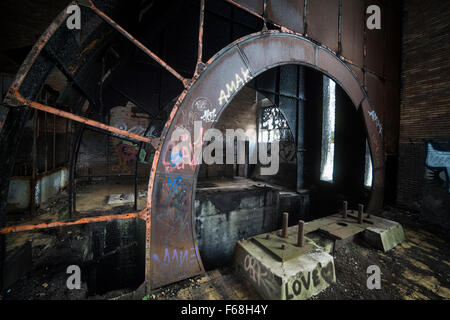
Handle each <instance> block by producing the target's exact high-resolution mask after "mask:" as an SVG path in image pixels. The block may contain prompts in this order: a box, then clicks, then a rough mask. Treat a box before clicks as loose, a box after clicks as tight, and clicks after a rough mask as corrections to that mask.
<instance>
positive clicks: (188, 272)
mask: <svg viewBox="0 0 450 320" xmlns="http://www.w3.org/2000/svg"><path fill="white" fill-rule="evenodd" d="M194 192H195V189H194V178H193V177H185V176H182V175H179V174H178V173H171V174H165V175H158V176H157V177H156V180H155V193H154V200H153V204H154V206H153V208H152V214H153V216H152V233H151V270H152V273H151V276H150V281H151V286H152V288H156V287H160V286H162V285H165V284H167V283H171V282H175V281H177V280H182V279H186V278H189V277H191V276H194V275H198V274H199V273H202V272H204V269H203V265H202V262H201V259H200V255H199V252H198V247H197V244H196V241H195V239H194V231H193V215H192V207H193V197H194V194H193V193H194Z"/></svg>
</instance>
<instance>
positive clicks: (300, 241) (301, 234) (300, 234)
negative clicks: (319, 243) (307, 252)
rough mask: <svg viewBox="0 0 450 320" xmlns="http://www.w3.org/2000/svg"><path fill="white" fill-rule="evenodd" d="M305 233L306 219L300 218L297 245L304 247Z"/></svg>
mask: <svg viewBox="0 0 450 320" xmlns="http://www.w3.org/2000/svg"><path fill="white" fill-rule="evenodd" d="M304 233H305V221H303V220H300V221H299V222H298V238H297V246H299V247H303V244H304V239H305V237H304V235H305V234H304Z"/></svg>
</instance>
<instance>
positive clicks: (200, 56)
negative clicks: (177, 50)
mask: <svg viewBox="0 0 450 320" xmlns="http://www.w3.org/2000/svg"><path fill="white" fill-rule="evenodd" d="M204 21H205V0H201V1H200V22H199V29H198V48H197V51H198V53H197V65H196V66H195V72H194V77H196V76H198V75H199V73H200V72H202V71H203V69H204V67H205V65H204V64H203V25H204Z"/></svg>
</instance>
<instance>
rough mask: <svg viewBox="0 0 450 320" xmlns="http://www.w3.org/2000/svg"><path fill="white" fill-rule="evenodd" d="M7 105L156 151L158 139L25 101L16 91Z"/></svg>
mask: <svg viewBox="0 0 450 320" xmlns="http://www.w3.org/2000/svg"><path fill="white" fill-rule="evenodd" d="M7 103H8V104H9V105H10V106H19V105H23V106H28V107H31V108H33V109H36V110H41V111H44V112H48V113H51V114H54V115H57V116H60V117H63V118H66V119H70V120H73V121H76V122H80V123H84V124H86V125H89V126H92V127H96V128H99V129H102V130H105V131H109V132H111V133H115V134H118V135H121V136H124V137H127V138H130V139H134V140H138V141H142V142H145V143H150V144H151V145H153V147H154V148H155V149H156V148H157V147H158V145H159V142H158V139H153V138H147V137H143V136H140V135H138V134H135V133H132V132H128V131H125V130H121V129H118V128H116V127H113V126H109V125H107V124H104V123H102V122H99V121H95V120H91V119H87V118H85V117H82V116H77V115H75V114H73V113H70V112H67V111H63V110H59V109H57V108H54V107H51V106H46V105H43V104H41V103H39V102H36V101H28V100H27V99H25V98H24V97H23V96H22V95H21V94H20V93H19V92H18V91H17V90H14V94H13V98H11V97H9V98H8V100H7Z"/></svg>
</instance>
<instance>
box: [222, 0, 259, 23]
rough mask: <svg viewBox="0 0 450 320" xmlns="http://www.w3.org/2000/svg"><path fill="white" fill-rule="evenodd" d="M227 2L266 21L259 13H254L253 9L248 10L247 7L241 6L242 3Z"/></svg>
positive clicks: (231, 0)
mask: <svg viewBox="0 0 450 320" xmlns="http://www.w3.org/2000/svg"><path fill="white" fill-rule="evenodd" d="M225 1H226V2H229V3H231V4H232V5H234V6H236V7H238V8H239V9H242V10H244V11H247V12H248V13H250V14H252V15H254V16H255V17H257V18H260V19H261V20H264V17H263V16H262V15H260V14H258V13H256V12H254V11H252V10H251V9H249V8H247V7H245V6H243V5H242V4H240V3H237V2H236V1H233V0H225Z"/></svg>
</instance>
